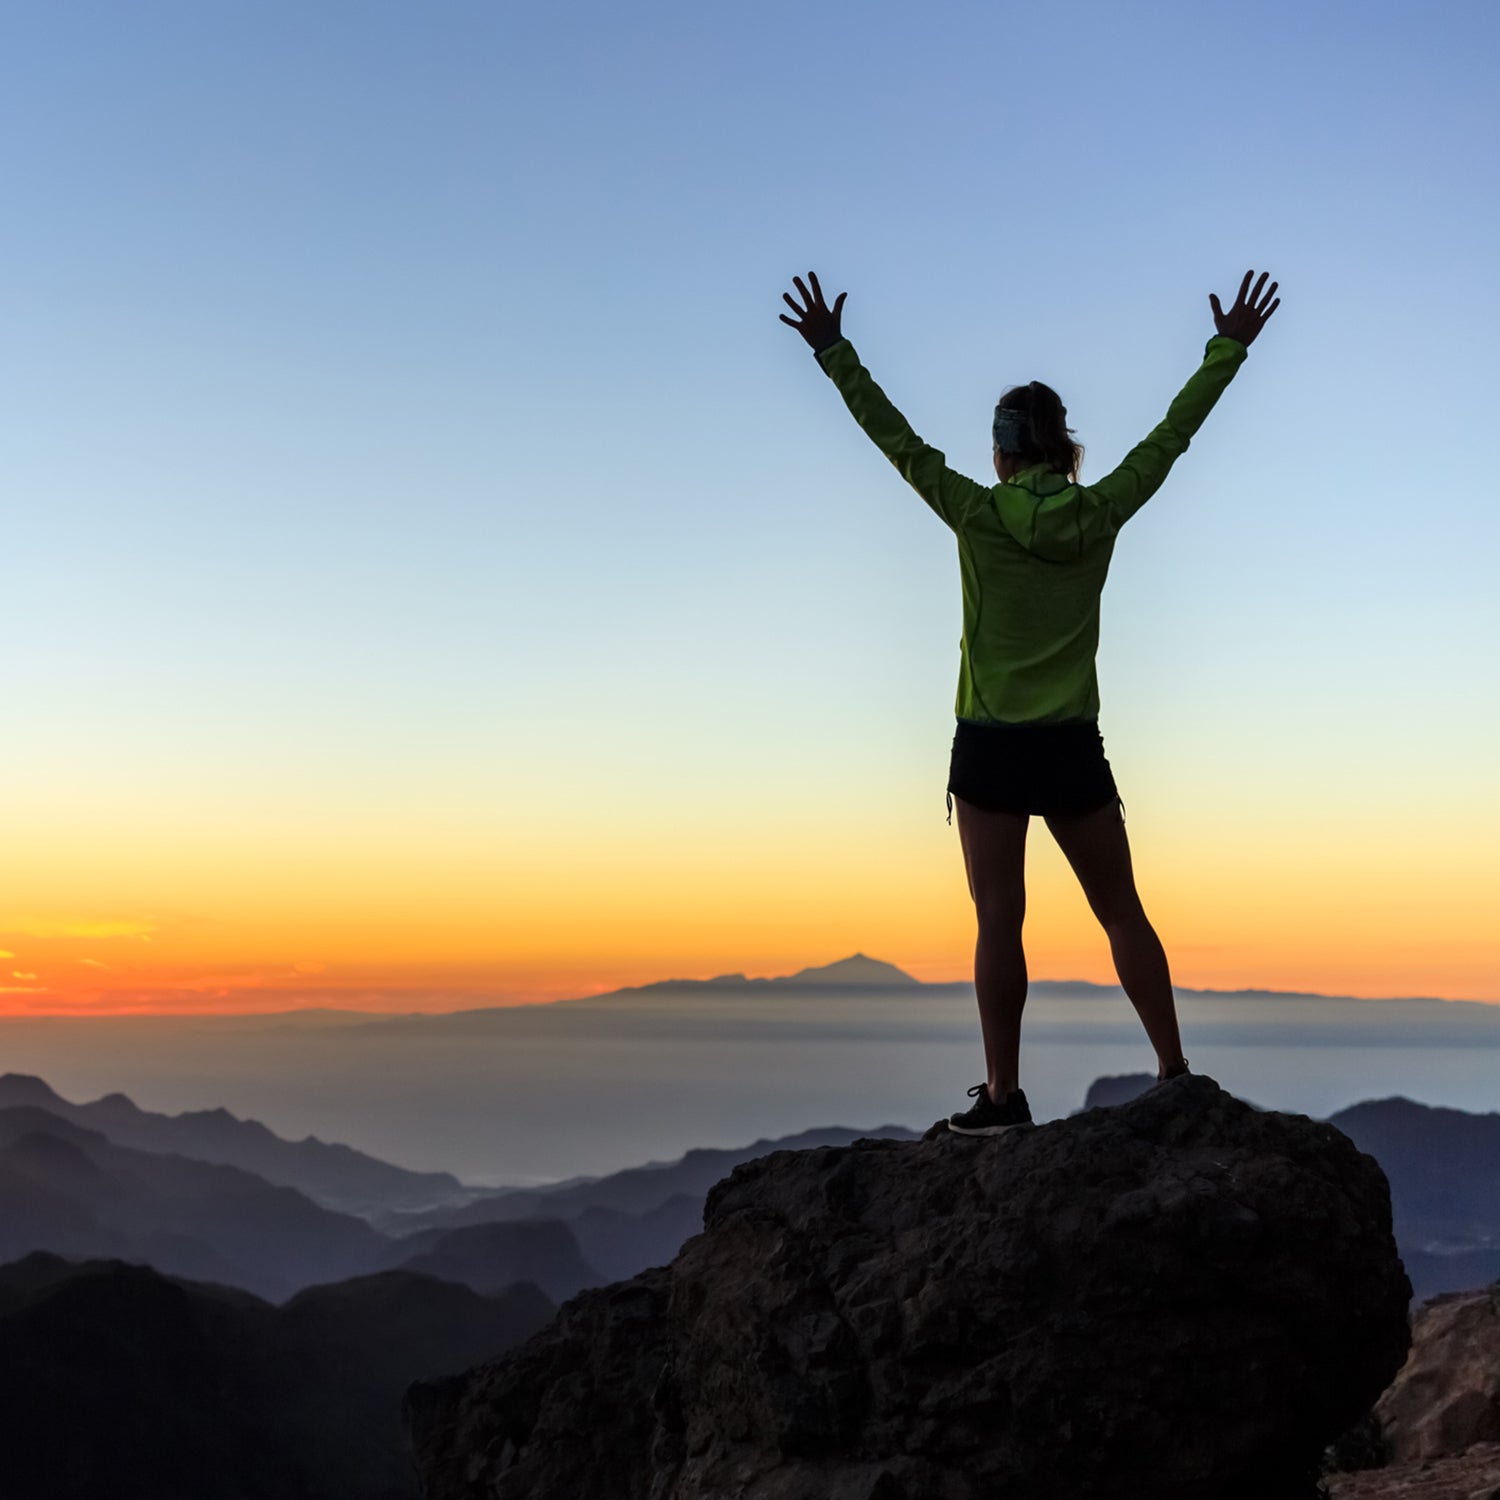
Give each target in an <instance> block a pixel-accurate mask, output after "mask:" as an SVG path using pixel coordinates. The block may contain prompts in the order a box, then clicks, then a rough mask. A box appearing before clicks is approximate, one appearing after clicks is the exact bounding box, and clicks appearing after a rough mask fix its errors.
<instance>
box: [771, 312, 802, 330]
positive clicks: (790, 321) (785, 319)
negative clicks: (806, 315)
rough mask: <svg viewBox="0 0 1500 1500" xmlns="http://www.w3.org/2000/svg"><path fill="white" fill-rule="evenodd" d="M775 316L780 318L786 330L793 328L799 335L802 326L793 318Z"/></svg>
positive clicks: (778, 314) (783, 314)
mask: <svg viewBox="0 0 1500 1500" xmlns="http://www.w3.org/2000/svg"><path fill="white" fill-rule="evenodd" d="M776 316H777V317H778V318H780V319H781V321H782V322H783V323H785V324H786V326H787V327H788V328H795V329H796V330H797V332H798V333H801V331H802V325H801V324H800V323H799V322H798V321H797V320H796V319H795V318H789V317H787V315H786V314H785V313H777V314H776Z"/></svg>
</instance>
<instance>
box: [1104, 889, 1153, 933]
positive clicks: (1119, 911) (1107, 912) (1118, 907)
mask: <svg viewBox="0 0 1500 1500" xmlns="http://www.w3.org/2000/svg"><path fill="white" fill-rule="evenodd" d="M1094 915H1095V916H1096V917H1098V918H1099V925H1100V926H1101V927H1103V928H1104V930H1105V932H1107V933H1108V934H1109V936H1110V937H1112V938H1113V937H1130V936H1132V935H1134V934H1141V933H1149V932H1151V923H1150V921H1149V920H1147V917H1146V908H1145V907H1144V906H1142V905H1141V901H1140V897H1139V896H1136V895H1134V894H1133V893H1132V895H1131V896H1130V898H1129V899H1128V900H1125V901H1117V902H1114V903H1112V904H1111V905H1109V906H1106V907H1104V908H1103V909H1102V910H1101V909H1100V907H1098V906H1096V907H1095V908H1094Z"/></svg>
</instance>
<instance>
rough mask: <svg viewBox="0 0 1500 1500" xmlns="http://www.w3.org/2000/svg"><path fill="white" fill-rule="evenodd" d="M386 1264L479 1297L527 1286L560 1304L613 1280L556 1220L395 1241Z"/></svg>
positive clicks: (468, 1227)
mask: <svg viewBox="0 0 1500 1500" xmlns="http://www.w3.org/2000/svg"><path fill="white" fill-rule="evenodd" d="M387 1263H388V1264H391V1265H395V1266H397V1267H399V1268H400V1269H401V1270H404V1271H414V1272H419V1273H421V1274H422V1275H424V1276H440V1277H441V1278H442V1279H443V1280H444V1281H456V1282H460V1283H462V1284H463V1285H464V1286H467V1287H472V1288H473V1289H474V1290H475V1291H476V1292H486V1293H493V1292H498V1291H500V1290H501V1289H502V1288H504V1287H507V1286H511V1285H513V1284H514V1283H516V1282H518V1281H529V1282H533V1283H535V1284H536V1285H537V1286H539V1287H540V1288H541V1289H542V1290H543V1291H544V1292H545V1293H546V1294H547V1295H548V1296H549V1297H552V1298H553V1299H554V1300H556V1301H559V1302H561V1301H564V1300H565V1299H567V1298H568V1297H571V1296H572V1295H573V1294H574V1293H575V1292H580V1291H582V1290H583V1288H584V1287H586V1286H599V1285H601V1284H602V1283H604V1282H605V1281H607V1280H608V1279H609V1278H608V1277H607V1276H601V1275H600V1274H599V1272H598V1271H596V1270H595V1269H594V1267H593V1266H591V1265H589V1264H588V1263H587V1262H586V1261H585V1260H584V1258H583V1255H582V1254H581V1252H580V1251H579V1248H578V1241H577V1240H576V1239H575V1238H574V1237H573V1232H572V1230H571V1229H570V1228H569V1227H568V1226H567V1225H566V1224H564V1223H562V1222H560V1221H559V1220H557V1219H523V1220H519V1221H512V1222H507V1223H499V1224H470V1225H466V1226H464V1227H463V1228H460V1229H433V1230H427V1231H425V1232H423V1233H421V1234H416V1235H412V1236H411V1237H410V1238H408V1239H405V1240H398V1241H396V1243H395V1244H394V1245H392V1246H391V1248H390V1250H389V1251H388V1252H387Z"/></svg>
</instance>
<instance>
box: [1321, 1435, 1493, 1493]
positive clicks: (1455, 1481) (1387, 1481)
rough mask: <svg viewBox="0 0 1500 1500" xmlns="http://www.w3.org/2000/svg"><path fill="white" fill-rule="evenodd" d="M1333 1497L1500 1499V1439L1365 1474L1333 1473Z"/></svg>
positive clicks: (1330, 1478) (1330, 1477) (1329, 1491)
mask: <svg viewBox="0 0 1500 1500" xmlns="http://www.w3.org/2000/svg"><path fill="white" fill-rule="evenodd" d="M1327 1485H1328V1493H1329V1495H1330V1496H1331V1497H1332V1500H1500V1443H1476V1444H1475V1445H1474V1447H1472V1448H1470V1449H1469V1451H1468V1452H1467V1453H1463V1454H1460V1455H1458V1456H1457V1457H1453V1458H1424V1459H1419V1460H1418V1461H1417V1462H1415V1463H1406V1464H1392V1465H1390V1467H1389V1468H1385V1469H1371V1470H1368V1471H1366V1472H1365V1473H1361V1474H1332V1475H1330V1476H1329V1477H1328V1480H1327Z"/></svg>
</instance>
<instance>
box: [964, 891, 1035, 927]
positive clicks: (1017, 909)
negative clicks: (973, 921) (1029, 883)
mask: <svg viewBox="0 0 1500 1500" xmlns="http://www.w3.org/2000/svg"><path fill="white" fill-rule="evenodd" d="M973 894H974V911H975V914H976V915H977V916H978V918H979V926H980V930H981V931H983V932H984V933H986V934H990V935H994V936H1002V935H1015V936H1017V937H1019V936H1020V932H1021V924H1022V923H1023V922H1024V921H1025V919H1026V892H1025V890H1024V889H1020V890H1017V889H1015V888H1013V887H1012V888H1006V887H999V888H997V887H985V886H980V887H978V888H977V889H976V890H975V891H974V893H973Z"/></svg>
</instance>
